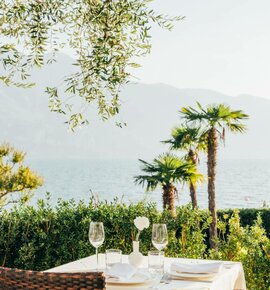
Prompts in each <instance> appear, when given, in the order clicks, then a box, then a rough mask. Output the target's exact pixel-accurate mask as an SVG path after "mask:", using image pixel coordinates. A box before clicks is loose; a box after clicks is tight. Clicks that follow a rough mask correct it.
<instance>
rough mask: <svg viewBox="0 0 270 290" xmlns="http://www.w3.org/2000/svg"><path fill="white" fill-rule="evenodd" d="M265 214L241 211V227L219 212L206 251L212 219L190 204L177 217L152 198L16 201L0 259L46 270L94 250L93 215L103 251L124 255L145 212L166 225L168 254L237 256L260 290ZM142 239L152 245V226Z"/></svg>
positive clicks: (5, 223)
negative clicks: (214, 242) (215, 239)
mask: <svg viewBox="0 0 270 290" xmlns="http://www.w3.org/2000/svg"><path fill="white" fill-rule="evenodd" d="M257 213H260V214H261V217H262V224H261V222H260V220H257V221H256V219H257ZM269 213H270V210H269V209H262V210H249V209H243V210H240V213H239V215H240V217H241V223H242V225H244V226H245V227H241V225H240V221H239V220H238V214H237V213H233V212H232V211H220V212H219V216H220V222H219V245H220V248H219V249H220V250H219V251H218V252H216V251H209V249H208V246H207V239H208V238H207V232H208V227H209V224H210V221H211V220H210V217H209V214H208V212H207V211H206V210H192V209H191V206H190V205H188V206H183V207H179V208H177V216H176V218H172V217H171V216H170V214H169V213H168V212H166V211H165V212H159V211H158V210H157V208H156V206H155V204H152V203H147V204H145V203H144V202H140V203H138V204H131V205H125V204H120V203H118V201H117V200H116V201H115V202H113V203H107V202H102V203H99V204H96V203H95V201H94V200H93V199H91V200H90V202H89V203H88V204H86V203H84V202H79V203H76V202H74V201H72V200H71V201H63V200H59V202H58V205H57V206H56V207H51V205H50V201H49V200H45V201H44V200H39V201H38V204H37V206H36V207H33V206H27V205H20V206H15V207H14V208H12V209H11V210H9V211H7V210H2V212H1V213H0V245H1V247H0V263H1V264H2V265H5V266H8V267H17V268H23V269H32V270H45V269H49V268H52V267H55V266H58V265H62V264H64V263H68V262H70V261H74V260H77V259H79V258H83V257H86V256H88V255H91V254H94V248H93V247H92V246H91V245H90V243H89V241H88V228H89V223H90V221H91V220H94V221H103V222H104V227H105V236H106V238H105V242H104V244H103V245H102V247H101V248H100V251H101V252H102V251H104V250H105V249H107V248H120V249H121V250H122V251H123V253H125V254H128V253H130V252H131V246H132V240H133V239H134V238H135V234H136V231H135V227H134V223H133V220H134V219H135V217H136V216H147V217H148V218H149V219H150V223H151V224H153V223H157V222H163V223H166V224H167V226H168V233H169V244H168V246H167V247H166V255H167V256H175V257H188V258H207V259H223V260H224V259H225V260H239V261H241V262H242V263H243V265H244V268H245V272H246V274H247V281H248V283H249V289H254V290H255V289H256V290H260V289H262V290H263V289H268V287H270V281H269V278H266V275H267V276H268V269H269V267H270V262H269V258H268V256H269V257H270V242H269V239H268V238H267V236H266V233H265V231H264V229H263V227H262V225H263V226H265V227H266V228H267V229H269V218H268V217H269ZM229 216H230V218H228V217H229ZM247 225H249V226H247ZM268 233H269V232H268ZM140 241H141V243H140V248H141V251H142V252H143V253H144V254H146V253H147V251H148V250H149V249H151V248H152V244H151V227H150V228H148V229H147V230H144V231H143V232H142V234H141V236H140ZM258 285H259V286H258ZM269 289H270V288H269Z"/></svg>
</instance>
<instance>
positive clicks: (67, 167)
mask: <svg viewBox="0 0 270 290" xmlns="http://www.w3.org/2000/svg"><path fill="white" fill-rule="evenodd" d="M29 163H30V164H29V165H30V166H31V167H32V168H33V169H35V170H36V171H37V172H38V173H39V174H40V175H42V176H43V177H44V179H45V185H44V186H43V187H41V188H40V189H38V190H37V192H36V194H35V196H34V198H33V200H32V203H35V202H36V199H37V198H39V197H41V198H44V196H45V192H46V191H48V192H50V193H51V195H52V198H51V199H52V203H53V204H55V203H56V202H57V200H58V198H63V199H71V198H74V199H75V200H76V201H78V200H81V199H82V200H85V201H87V200H88V199H89V197H90V196H91V194H94V195H95V196H97V197H98V198H99V199H100V200H108V201H112V200H113V199H114V198H115V197H119V198H120V199H121V198H123V200H124V201H125V202H127V203H128V202H137V201H140V200H142V199H145V198H146V199H147V200H151V201H155V202H156V203H157V205H158V207H159V208H160V207H161V189H160V188H159V189H157V190H156V191H154V192H151V193H145V190H144V189H143V188H142V187H141V186H136V185H135V184H134V181H133V176H135V175H137V174H140V173H141V172H140V167H139V162H138V161H119V160H117V161H112V160H106V161H104V160H103V161H93V160H83V161H82V160H72V161H70V160H61V161H60V160H57V161H56V160H53V161H30V162H29ZM200 170H201V171H202V172H203V173H205V172H206V164H205V162H201V165H200ZM179 191H180V196H179V200H178V201H177V204H180V205H182V204H186V203H188V202H190V197H189V192H188V189H187V188H186V187H184V188H183V187H182V186H181V185H180V186H179ZM216 194H217V205H218V208H241V207H249V208H250V207H261V206H262V204H263V203H266V204H267V205H270V160H267V161H264V160H220V161H219V163H218V171H217V183H216ZM198 200H199V205H200V207H203V208H206V207H207V185H206V183H205V184H203V185H202V186H199V187H198Z"/></svg>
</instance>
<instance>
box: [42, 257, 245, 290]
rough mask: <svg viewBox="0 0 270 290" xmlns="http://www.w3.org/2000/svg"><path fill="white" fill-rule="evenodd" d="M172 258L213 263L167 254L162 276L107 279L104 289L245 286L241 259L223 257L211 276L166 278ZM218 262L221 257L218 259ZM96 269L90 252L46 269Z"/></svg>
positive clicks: (234, 289)
mask: <svg viewBox="0 0 270 290" xmlns="http://www.w3.org/2000/svg"><path fill="white" fill-rule="evenodd" d="M173 262H177V263H181V264H191V265H193V264H204V263H213V260H211V261H210V260H200V259H186V258H172V257H166V258H165V261H164V273H165V275H163V277H161V276H158V277H155V278H153V279H149V282H147V283H143V284H140V285H132V284H131V285H130V284H110V283H107V285H106V289H107V290H144V289H145V290H146V289H149V290H150V289H152V290H155V289H158V290H246V289H247V288H246V281H245V275H244V270H243V266H242V264H241V263H240V262H232V261H222V265H223V270H222V271H221V272H220V273H218V274H216V275H215V277H214V278H212V279H209V280H207V279H206V280H205V279H202V280H200V279H190V278H186V279H185V278H183V279H170V278H169V277H168V276H167V278H166V279H164V277H165V276H166V273H168V272H169V271H170V266H171V264H172V263H173ZM217 262H221V261H217ZM122 263H128V256H127V255H123V256H122ZM147 268H148V257H146V256H144V258H143V263H142V265H141V266H140V269H139V270H140V271H145V272H147ZM105 269H106V263H105V254H99V270H98V271H105V272H106V270H105ZM93 270H96V256H95V255H93V256H89V257H86V258H82V259H79V260H77V261H73V262H70V263H67V264H64V265H61V266H58V267H55V268H52V269H48V270H46V271H45V272H86V271H93Z"/></svg>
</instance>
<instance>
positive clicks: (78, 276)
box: [0, 267, 106, 290]
mask: <svg viewBox="0 0 270 290" xmlns="http://www.w3.org/2000/svg"><path fill="white" fill-rule="evenodd" d="M0 289H1V290H66V289H68V290H80V289H83V290H105V289H106V285H105V277H104V274H103V273H102V272H80V273H52V272H36V271H29V270H18V269H10V268H5V267H0Z"/></svg>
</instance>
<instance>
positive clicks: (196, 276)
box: [168, 271, 217, 281]
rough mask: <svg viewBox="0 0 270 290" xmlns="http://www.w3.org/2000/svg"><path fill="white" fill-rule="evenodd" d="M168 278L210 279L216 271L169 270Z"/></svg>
mask: <svg viewBox="0 0 270 290" xmlns="http://www.w3.org/2000/svg"><path fill="white" fill-rule="evenodd" d="M168 274H169V276H170V278H172V279H182V280H183V279H189V280H191V279H192V280H207V281H208V280H211V279H214V278H215V276H216V275H217V273H199V274H198V273H184V272H181V273H180V272H176V271H169V272H168Z"/></svg>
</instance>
